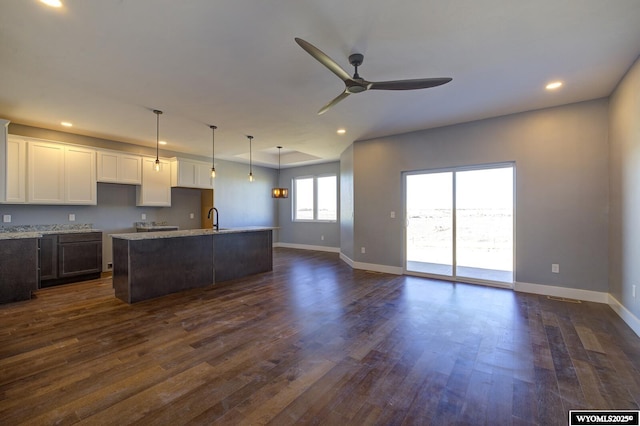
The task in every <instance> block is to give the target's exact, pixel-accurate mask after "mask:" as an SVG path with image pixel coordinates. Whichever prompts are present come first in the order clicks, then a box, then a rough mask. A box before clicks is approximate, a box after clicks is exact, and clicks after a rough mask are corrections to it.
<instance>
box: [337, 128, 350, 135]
mask: <svg viewBox="0 0 640 426" xmlns="http://www.w3.org/2000/svg"><path fill="white" fill-rule="evenodd" d="M336 133H338V134H339V135H344V134H345V133H347V131H346V130H345V129H338V131H337V132H336Z"/></svg>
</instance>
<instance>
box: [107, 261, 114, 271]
mask: <svg viewBox="0 0 640 426" xmlns="http://www.w3.org/2000/svg"><path fill="white" fill-rule="evenodd" d="M111 269H113V263H111V262H108V263H107V270H111Z"/></svg>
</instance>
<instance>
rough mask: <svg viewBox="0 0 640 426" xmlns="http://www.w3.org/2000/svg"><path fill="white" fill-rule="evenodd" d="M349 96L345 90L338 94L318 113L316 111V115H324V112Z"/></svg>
mask: <svg viewBox="0 0 640 426" xmlns="http://www.w3.org/2000/svg"><path fill="white" fill-rule="evenodd" d="M349 95H350V93H349V92H347V90H346V89H345V91H344V92H342V93H340V94H339V95H338V96H336V97H335V98H333V100H332V101H331V102H329V103H328V104H326V105H325V106H323V107H322V108H320V111H318V115H322V114H324V113H325V112H327V110H328V109H329V108H331V107H332V106H334V105H335V104H337V103H338V102H340V101H341V100H343V99H344V98H346V97H347V96H349Z"/></svg>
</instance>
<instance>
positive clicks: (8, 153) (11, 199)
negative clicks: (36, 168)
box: [0, 120, 27, 204]
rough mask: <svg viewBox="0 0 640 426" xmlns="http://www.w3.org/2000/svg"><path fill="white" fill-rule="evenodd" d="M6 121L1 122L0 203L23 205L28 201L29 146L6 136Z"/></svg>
mask: <svg viewBox="0 0 640 426" xmlns="http://www.w3.org/2000/svg"><path fill="white" fill-rule="evenodd" d="M5 121H6V120H0V133H1V134H0V165H3V166H4V167H2V168H0V202H1V203H8V204H21V203H24V202H26V201H27V195H26V194H27V187H26V180H27V144H26V142H25V140H24V139H22V138H16V137H14V136H8V135H7V134H6V130H7V128H6V125H3V122H5ZM6 123H7V124H9V122H8V121H6ZM0 167H1V166H0Z"/></svg>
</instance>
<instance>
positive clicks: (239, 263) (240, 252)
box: [213, 230, 273, 282]
mask: <svg viewBox="0 0 640 426" xmlns="http://www.w3.org/2000/svg"><path fill="white" fill-rule="evenodd" d="M213 247H214V257H213V263H214V265H215V280H216V282H221V281H227V280H233V279H236V278H242V277H246V276H249V275H253V274H259V273H261V272H268V271H272V270H273V242H272V231H271V230H263V231H251V232H238V233H229V234H225V233H221V234H215V235H214V236H213Z"/></svg>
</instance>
